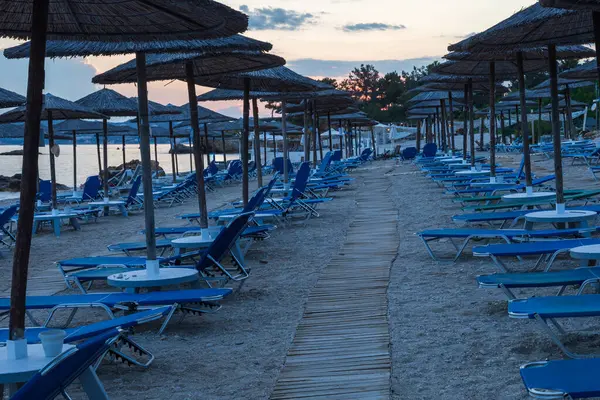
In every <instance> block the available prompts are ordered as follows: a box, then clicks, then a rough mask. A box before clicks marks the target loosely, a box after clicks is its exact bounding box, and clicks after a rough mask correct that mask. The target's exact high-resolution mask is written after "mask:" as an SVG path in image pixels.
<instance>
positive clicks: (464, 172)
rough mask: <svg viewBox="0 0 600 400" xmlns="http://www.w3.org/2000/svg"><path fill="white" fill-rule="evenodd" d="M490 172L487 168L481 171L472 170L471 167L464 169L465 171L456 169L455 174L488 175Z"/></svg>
mask: <svg viewBox="0 0 600 400" xmlns="http://www.w3.org/2000/svg"><path fill="white" fill-rule="evenodd" d="M489 174H490V170H489V169H483V170H481V171H477V170H475V171H473V170H471V169H469V170H466V171H457V172H456V173H455V175H482V176H483V175H489Z"/></svg>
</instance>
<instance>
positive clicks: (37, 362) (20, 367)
mask: <svg viewBox="0 0 600 400" xmlns="http://www.w3.org/2000/svg"><path fill="white" fill-rule="evenodd" d="M72 347H75V346H73V345H71V344H65V345H63V351H66V350H69V349H70V348H72ZM52 360H54V357H46V355H45V354H44V349H43V347H42V345H41V344H28V345H27V358H22V359H19V360H7V355H6V347H0V384H1V385H7V386H8V397H9V398H10V397H11V396H12V395H13V394H15V392H16V391H17V390H18V389H17V383H23V382H27V381H28V380H29V379H31V377H32V376H34V375H35V374H36V373H37V372H38V371H39V370H40V369H42V368H44V367H45V366H46V365H48V363H50V362H51V361H52Z"/></svg>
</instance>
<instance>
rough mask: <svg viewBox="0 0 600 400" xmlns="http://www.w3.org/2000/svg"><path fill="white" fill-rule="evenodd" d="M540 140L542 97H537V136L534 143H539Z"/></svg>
mask: <svg viewBox="0 0 600 400" xmlns="http://www.w3.org/2000/svg"><path fill="white" fill-rule="evenodd" d="M541 140H542V98H541V97H540V98H539V99H538V128H537V138H536V139H535V140H534V143H539V142H540V141H541Z"/></svg>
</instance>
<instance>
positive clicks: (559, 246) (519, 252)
mask: <svg viewBox="0 0 600 400" xmlns="http://www.w3.org/2000/svg"><path fill="white" fill-rule="evenodd" d="M592 244H600V239H566V240H552V241H539V242H526V243H511V244H489V245H487V246H477V247H473V255H474V256H476V257H490V258H491V259H492V261H493V262H494V264H496V266H497V267H498V268H499V269H500V270H501V271H502V272H507V271H508V269H507V268H506V265H505V264H504V263H503V262H502V260H501V258H502V257H526V256H539V257H538V259H537V261H536V263H535V266H534V267H533V268H532V269H531V270H532V271H534V270H536V269H538V268H539V267H540V266H541V265H542V264H543V263H545V264H546V266H545V268H544V271H549V270H550V268H551V267H552V264H553V263H554V260H555V259H556V257H558V256H559V255H560V254H562V253H566V252H568V251H569V250H571V249H572V248H574V247H579V246H588V245H592Z"/></svg>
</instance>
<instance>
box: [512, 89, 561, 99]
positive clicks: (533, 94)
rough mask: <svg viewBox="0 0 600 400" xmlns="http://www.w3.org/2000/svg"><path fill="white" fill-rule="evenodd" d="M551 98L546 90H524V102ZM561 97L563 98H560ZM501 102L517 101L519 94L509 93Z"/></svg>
mask: <svg viewBox="0 0 600 400" xmlns="http://www.w3.org/2000/svg"><path fill="white" fill-rule="evenodd" d="M550 97H552V95H551V94H550V90H548V89H540V90H532V89H527V90H525V99H526V100H538V99H549V98H550ZM561 97H563V96H561ZM502 101H515V102H518V101H519V92H511V93H509V94H507V95H506V96H504V97H503V98H502Z"/></svg>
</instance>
